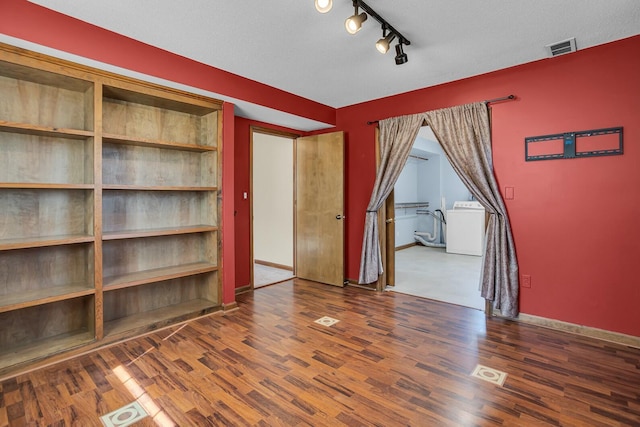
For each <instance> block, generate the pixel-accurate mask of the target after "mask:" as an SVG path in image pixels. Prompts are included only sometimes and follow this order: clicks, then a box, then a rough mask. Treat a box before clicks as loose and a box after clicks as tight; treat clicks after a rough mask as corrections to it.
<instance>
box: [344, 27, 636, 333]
mask: <svg viewBox="0 0 640 427" xmlns="http://www.w3.org/2000/svg"><path fill="white" fill-rule="evenodd" d="M638 76H640V36H635V37H632V38H629V39H625V40H622V41H619V42H615V43H610V44H607V45H603V46H599V47H595V48H591V49H585V50H583V51H579V52H577V53H574V54H570V55H565V56H561V57H557V58H553V59H546V60H542V61H538V62H535V63H530V64H527V65H523V66H518V67H513V68H509V69H505V70H501V71H498V72H493V73H490V74H485V75H481V76H477V77H474V78H469V79H465V80H461V81H457V82H453V83H449V84H445V85H440V86H436V87H432V88H426V89H422V90H418V91H414V92H410V93H406V94H401V95H396V96H393V97H390V98H386V99H381V100H376V101H372V102H367V103H364V104H359V105H354V106H350V107H347V108H342V109H340V110H338V114H337V125H338V128H339V129H340V130H344V131H345V132H346V133H347V135H348V137H347V138H348V143H347V150H348V152H347V162H348V163H347V171H348V178H347V180H348V188H347V195H348V201H347V215H348V216H347V217H348V218H349V221H348V227H347V237H348V239H347V241H348V243H347V244H348V253H347V259H346V264H347V276H348V277H349V278H352V279H355V278H357V277H358V267H359V262H360V250H361V245H362V227H363V221H364V214H365V210H366V205H367V203H368V198H369V194H370V191H371V187H372V185H373V180H374V174H375V171H374V164H375V161H374V150H373V139H374V129H373V127H372V126H367V125H366V122H367V121H368V120H375V119H380V118H385V117H391V116H398V115H402V114H409V113H417V112H422V111H428V110H432V109H436V108H443V107H447V106H453V105H458V104H463V103H468V102H474V101H479V100H484V99H491V98H496V97H501V96H505V95H508V94H515V95H516V96H517V100H515V101H512V102H504V103H499V104H495V105H494V106H493V108H492V120H493V122H492V126H493V158H494V168H495V173H496V175H497V179H498V183H499V185H500V188H501V189H502V191H503V193H504V187H506V186H509V187H514V188H515V199H514V200H507V201H506V205H507V209H508V212H509V217H510V219H511V224H512V227H513V233H514V238H515V243H516V250H517V253H518V261H519V266H520V273H521V274H528V275H531V288H521V289H520V292H521V297H520V304H521V311H522V312H523V313H527V314H531V315H536V316H541V317H545V318H551V319H556V320H562V321H565V322H570V323H575V324H581V325H587V326H591V327H595V328H601V329H606V330H610V331H617V332H621V333H625V334H630V335H634V336H640V309H639V306H640V280H639V279H638V273H637V270H636V268H638V260H639V259H640V226H638V222H639V221H640V191H639V190H638V188H637V186H638V184H640V78H639V77H638ZM616 126H623V127H624V143H625V147H624V155H621V156H611V157H592V158H582V159H571V160H547V161H536V162H525V161H524V138H525V137H527V136H538V135H545V134H553V133H562V132H568V131H579V130H589V129H598V128H606V127H616ZM365 195H366V196H365Z"/></svg>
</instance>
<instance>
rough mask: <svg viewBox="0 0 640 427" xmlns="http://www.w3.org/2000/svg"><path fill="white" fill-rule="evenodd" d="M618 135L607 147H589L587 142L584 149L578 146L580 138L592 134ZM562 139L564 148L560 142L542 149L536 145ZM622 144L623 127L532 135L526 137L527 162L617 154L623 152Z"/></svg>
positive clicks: (525, 152) (608, 142) (609, 141)
mask: <svg viewBox="0 0 640 427" xmlns="http://www.w3.org/2000/svg"><path fill="white" fill-rule="evenodd" d="M612 134H613V135H617V136H618V138H617V141H615V142H614V141H613V140H607V141H606V142H607V144H606V147H602V146H601V147H596V148H594V147H589V144H585V146H586V148H585V149H582V148H580V147H578V144H577V143H576V141H577V140H578V138H585V137H592V136H604V135H612ZM555 140H560V141H562V149H559V146H558V144H555V145H554V144H552V145H550V146H549V147H546V148H547V151H545V150H544V148H542V149H540V148H539V147H540V145H541V144H538V145H537V146H536V145H534V144H536V143H540V142H548V141H555ZM622 148H623V145H622V127H615V128H605V129H594V130H582V131H576V132H565V133H557V134H553V135H542V136H530V137H526V138H525V139H524V156H525V160H526V161H527V162H530V161H533V160H553V159H575V158H579V157H595V156H615V155H619V154H623V149H622Z"/></svg>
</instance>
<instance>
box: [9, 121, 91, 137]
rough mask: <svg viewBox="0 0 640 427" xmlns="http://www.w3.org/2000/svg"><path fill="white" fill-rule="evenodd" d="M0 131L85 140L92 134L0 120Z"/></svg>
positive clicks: (84, 131)
mask: <svg viewBox="0 0 640 427" xmlns="http://www.w3.org/2000/svg"><path fill="white" fill-rule="evenodd" d="M0 131H2V132H13V133H22V134H25V135H37V136H53V137H56V138H71V139H87V138H90V137H92V136H93V135H94V134H93V132H92V131H88V130H81V129H61V128H54V127H48V126H38V125H32V124H27V123H16V122H9V121H6V120H0Z"/></svg>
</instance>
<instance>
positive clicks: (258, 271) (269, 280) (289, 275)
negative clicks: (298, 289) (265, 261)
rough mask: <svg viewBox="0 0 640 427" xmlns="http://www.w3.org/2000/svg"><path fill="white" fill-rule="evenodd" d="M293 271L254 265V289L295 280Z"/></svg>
mask: <svg viewBox="0 0 640 427" xmlns="http://www.w3.org/2000/svg"><path fill="white" fill-rule="evenodd" d="M293 277H294V276H293V271H291V270H283V269H280V268H275V267H269V266H266V265H262V264H254V265H253V287H254V288H259V287H261V286H266V285H271V284H273V283H278V282H282V281H284V280H289V279H293Z"/></svg>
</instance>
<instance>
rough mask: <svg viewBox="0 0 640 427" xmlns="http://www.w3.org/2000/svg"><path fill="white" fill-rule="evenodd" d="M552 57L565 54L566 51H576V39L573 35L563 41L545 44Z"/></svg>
mask: <svg viewBox="0 0 640 427" xmlns="http://www.w3.org/2000/svg"><path fill="white" fill-rule="evenodd" d="M545 47H546V48H547V52H549V56H550V57H554V56H558V55H564V54H565V53H571V52H575V51H576V39H575V37H572V38H570V39H567V40H563V41H561V42H557V43H553V44H548V45H546V46H545Z"/></svg>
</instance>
